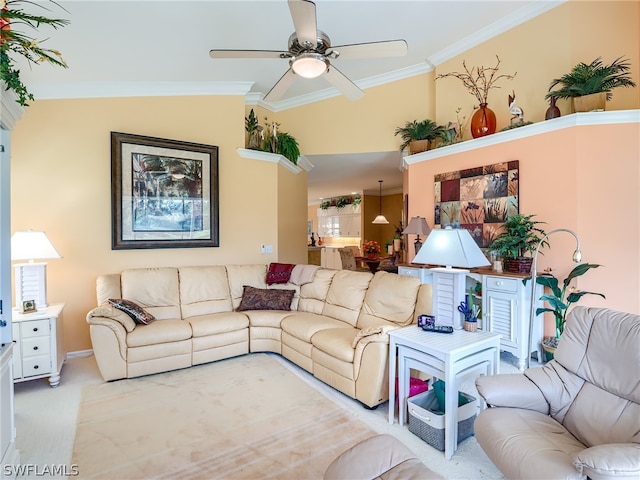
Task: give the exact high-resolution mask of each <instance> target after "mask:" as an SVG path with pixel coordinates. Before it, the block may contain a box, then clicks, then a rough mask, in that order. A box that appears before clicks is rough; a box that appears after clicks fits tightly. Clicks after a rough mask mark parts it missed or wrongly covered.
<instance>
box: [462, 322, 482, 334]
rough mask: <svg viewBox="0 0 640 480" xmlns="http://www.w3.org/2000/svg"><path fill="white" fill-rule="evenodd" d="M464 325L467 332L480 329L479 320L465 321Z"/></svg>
mask: <svg viewBox="0 0 640 480" xmlns="http://www.w3.org/2000/svg"><path fill="white" fill-rule="evenodd" d="M463 327H464V329H465V330H466V331H467V332H476V331H477V330H478V322H467V321H465V322H464V325H463Z"/></svg>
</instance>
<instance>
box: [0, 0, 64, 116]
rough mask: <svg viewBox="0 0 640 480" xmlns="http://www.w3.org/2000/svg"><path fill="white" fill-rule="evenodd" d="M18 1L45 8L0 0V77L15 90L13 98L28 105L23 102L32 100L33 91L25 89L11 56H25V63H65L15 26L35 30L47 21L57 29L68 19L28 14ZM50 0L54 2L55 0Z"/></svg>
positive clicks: (25, 0)
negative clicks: (15, 97)
mask: <svg viewBox="0 0 640 480" xmlns="http://www.w3.org/2000/svg"><path fill="white" fill-rule="evenodd" d="M21 3H24V4H28V5H29V6H31V5H35V6H38V7H41V8H44V9H45V10H46V7H44V6H43V5H41V4H38V3H36V2H31V1H27V0H2V1H1V2H0V5H1V7H0V81H2V82H4V88H5V89H6V90H13V91H14V92H15V93H16V95H17V97H18V98H17V102H18V103H19V104H20V105H22V106H23V107H24V106H27V105H29V104H28V103H27V102H28V101H29V100H33V95H32V94H31V93H29V91H28V90H27V87H26V86H25V85H24V83H22V80H21V79H20V70H18V69H17V67H16V65H15V63H14V58H12V57H13V56H14V55H19V56H22V57H23V58H25V59H27V61H28V62H29V63H33V64H36V65H37V64H40V63H44V62H48V63H50V64H52V65H57V66H59V67H64V68H67V64H66V63H65V61H64V60H63V59H62V54H61V53H60V52H59V51H57V50H53V49H49V48H42V46H41V45H40V42H39V41H38V40H37V39H35V38H33V37H30V36H29V35H27V34H26V33H24V32H21V31H19V30H18V29H17V28H16V27H17V26H20V27H24V26H27V27H29V28H31V29H33V30H37V28H38V27H40V25H49V26H51V27H53V28H54V29H57V28H59V27H63V26H65V25H67V24H68V23H69V21H68V20H64V19H59V18H47V17H45V16H42V15H33V14H30V13H28V12H26V11H24V10H22V9H21V8H18V7H19V5H20V4H21ZM52 3H53V4H55V5H57V4H56V3H55V2H52ZM58 6H59V5H58ZM61 8H62V7H61Z"/></svg>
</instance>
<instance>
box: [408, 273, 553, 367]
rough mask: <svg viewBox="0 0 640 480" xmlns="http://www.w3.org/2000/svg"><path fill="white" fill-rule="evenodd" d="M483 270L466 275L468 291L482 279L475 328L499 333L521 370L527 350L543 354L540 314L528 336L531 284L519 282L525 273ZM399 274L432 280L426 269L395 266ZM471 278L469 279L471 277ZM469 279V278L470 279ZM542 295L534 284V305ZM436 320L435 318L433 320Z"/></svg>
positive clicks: (501, 341) (429, 281) (507, 350)
mask: <svg viewBox="0 0 640 480" xmlns="http://www.w3.org/2000/svg"><path fill="white" fill-rule="evenodd" d="M486 271H487V270H485V269H472V270H471V272H469V273H468V274H467V280H468V281H467V290H468V289H469V288H470V283H473V282H474V281H479V282H482V315H481V319H480V320H479V323H478V328H480V329H482V330H486V331H489V332H494V333H499V334H500V335H501V336H502V337H501V339H500V350H502V351H505V352H509V353H511V354H513V355H514V356H515V357H516V358H517V360H518V368H520V370H524V368H525V367H526V363H527V353H528V352H529V348H531V352H537V355H538V361H541V359H542V358H543V356H542V338H543V330H544V324H543V319H542V316H541V315H538V316H536V317H535V320H534V324H533V334H532V336H531V339H529V340H530V341H529V346H527V339H528V338H529V315H530V309H531V284H530V283H528V284H527V285H526V286H525V285H524V284H523V283H522V280H523V279H524V278H525V276H518V275H510V274H498V273H495V274H492V273H485V272H486ZM398 274H400V275H409V276H412V277H416V278H418V279H419V280H420V281H421V282H422V283H433V273H432V272H431V271H430V269H429V268H420V267H413V266H404V265H400V266H398ZM470 277H472V278H470ZM469 280H472V281H471V282H469ZM541 296H542V287H541V286H540V285H536V293H535V296H534V299H535V301H536V306H535V308H538V307H540V306H541V304H542V302H540V301H539V300H538V299H539V298H540V297H541ZM437 322H438V319H437V318H436V323H437Z"/></svg>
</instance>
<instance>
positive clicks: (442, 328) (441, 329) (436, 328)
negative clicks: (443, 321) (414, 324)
mask: <svg viewBox="0 0 640 480" xmlns="http://www.w3.org/2000/svg"><path fill="white" fill-rule="evenodd" d="M422 329H423V330H424V331H425V332H436V333H453V327H451V326H449V325H433V326H429V325H423V326H422Z"/></svg>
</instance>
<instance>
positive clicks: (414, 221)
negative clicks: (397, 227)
mask: <svg viewBox="0 0 640 480" xmlns="http://www.w3.org/2000/svg"><path fill="white" fill-rule="evenodd" d="M429 232H431V229H430V228H429V225H428V224H427V221H426V220H425V219H424V217H411V220H409V225H407V228H405V229H404V230H403V231H402V233H403V234H405V235H406V234H411V235H429Z"/></svg>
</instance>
